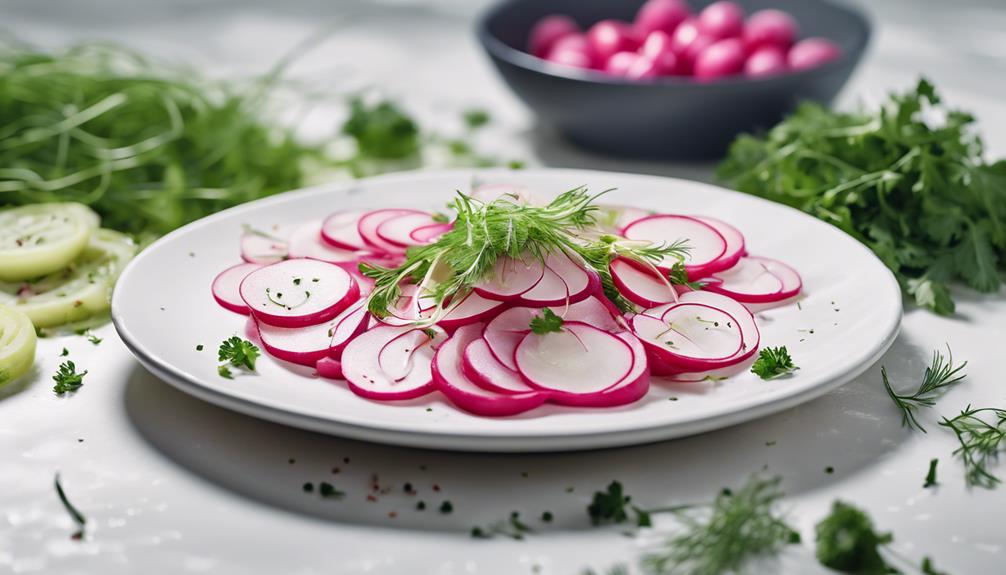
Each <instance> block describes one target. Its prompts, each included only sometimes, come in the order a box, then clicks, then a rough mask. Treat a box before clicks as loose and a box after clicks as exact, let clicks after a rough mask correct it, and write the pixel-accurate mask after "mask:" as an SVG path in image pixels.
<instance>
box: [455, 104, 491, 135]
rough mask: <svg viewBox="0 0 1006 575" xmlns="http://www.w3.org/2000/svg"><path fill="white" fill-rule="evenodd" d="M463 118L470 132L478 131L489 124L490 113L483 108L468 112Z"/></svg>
mask: <svg viewBox="0 0 1006 575" xmlns="http://www.w3.org/2000/svg"><path fill="white" fill-rule="evenodd" d="M461 117H462V119H464V121H465V126H467V127H468V129H469V130H476V129H478V128H481V127H482V126H485V125H486V124H488V123H489V112H487V111H485V110H483V109H481V108H472V109H471V110H466V111H465V112H464V114H462V115H461Z"/></svg>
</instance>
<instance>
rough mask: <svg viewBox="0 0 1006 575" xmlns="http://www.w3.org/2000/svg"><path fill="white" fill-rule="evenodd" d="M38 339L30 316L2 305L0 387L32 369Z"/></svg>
mask: <svg viewBox="0 0 1006 575" xmlns="http://www.w3.org/2000/svg"><path fill="white" fill-rule="evenodd" d="M36 341H37V339H36V336H35V328H34V327H33V326H32V325H31V320H29V319H28V316H26V315H25V314H23V313H21V312H19V311H17V310H15V309H13V308H10V307H6V306H2V305H0V387H3V386H4V385H5V384H7V383H10V382H12V381H14V380H15V379H17V378H19V377H21V376H22V375H24V374H25V373H26V372H27V371H28V370H29V369H31V364H32V363H34V362H35V342H36Z"/></svg>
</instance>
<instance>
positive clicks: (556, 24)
mask: <svg viewBox="0 0 1006 575" xmlns="http://www.w3.org/2000/svg"><path fill="white" fill-rule="evenodd" d="M579 33H580V26H579V25H578V24H577V23H576V21H574V20H573V19H572V18H570V17H569V16H566V15H563V14H552V15H549V16H545V17H544V18H542V19H541V20H538V22H537V23H536V24H535V25H534V27H533V28H531V35H530V37H529V39H528V43H527V44H528V51H529V52H531V53H532V54H534V55H535V56H538V57H539V58H544V57H545V56H547V55H548V53H549V52H551V51H552V47H553V46H555V43H556V42H557V41H559V39H560V38H563V37H564V36H569V35H572V34H579Z"/></svg>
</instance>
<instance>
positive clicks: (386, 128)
mask: <svg viewBox="0 0 1006 575" xmlns="http://www.w3.org/2000/svg"><path fill="white" fill-rule="evenodd" d="M342 132H343V133H344V134H346V135H349V136H352V137H353V139H355V140H356V146H357V149H358V154H359V155H360V156H362V157H365V158H366V157H369V158H376V159H380V160H401V159H404V158H409V157H413V156H416V155H417V154H418V153H419V147H420V140H419V126H417V125H416V123H415V121H413V120H412V118H411V117H409V116H408V115H407V114H406V113H405V112H404V111H402V109H401V108H400V107H399V106H398V105H397V104H395V103H394V102H390V101H382V102H377V103H375V104H372V105H368V104H367V103H366V102H364V101H363V100H362V99H360V98H355V99H353V100H352V101H350V113H349V119H348V120H346V123H345V124H343V126H342Z"/></svg>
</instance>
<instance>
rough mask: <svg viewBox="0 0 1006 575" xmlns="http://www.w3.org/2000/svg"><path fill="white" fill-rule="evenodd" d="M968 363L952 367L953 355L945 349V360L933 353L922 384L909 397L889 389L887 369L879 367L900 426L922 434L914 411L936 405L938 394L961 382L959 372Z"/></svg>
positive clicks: (961, 376)
mask: <svg viewBox="0 0 1006 575" xmlns="http://www.w3.org/2000/svg"><path fill="white" fill-rule="evenodd" d="M967 365H968V362H966V361H965V362H964V363H962V364H960V365H958V366H957V367H954V354H953V353H952V352H951V351H950V348H949V347H947V359H946V360H944V358H943V354H942V353H940V352H939V351H938V350H936V351H933V360H932V362H931V363H930V364H929V366H928V367H927V368H926V371H925V373H924V374H923V375H922V383H921V384H919V388H918V389H916V390H915V392H914V393H912V394H911V395H899V394H898V393H896V392H895V391H894V389H893V388H892V387H891V382H890V380H888V379H887V368H885V367H884V366H881V367H880V379H881V380H882V381H883V382H884V389H886V390H887V395H888V396H890V398H891V400H892V401H893V402H894V405H895V406H897V408H898V409H899V410H900V411H901V425H903V426H907V427H908V428H909V429H911V428H915V429H918V430H919V431H921V432H922V433H925V432H926V429H925V428H924V427H922V425H921V424H919V422H918V420H917V419H915V410H916V409H918V408H920V407H932V406H933V405H935V404H936V399H937V397H938V396H939V394H940V393H941V392H942V391H943V390H946V389H947V388H950V387H953V386H954V385H957V384H958V383H960V382H961V380H963V379H964V378H965V377H966V375H965V374H963V373H961V370H962V369H964V368H965V367H967Z"/></svg>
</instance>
